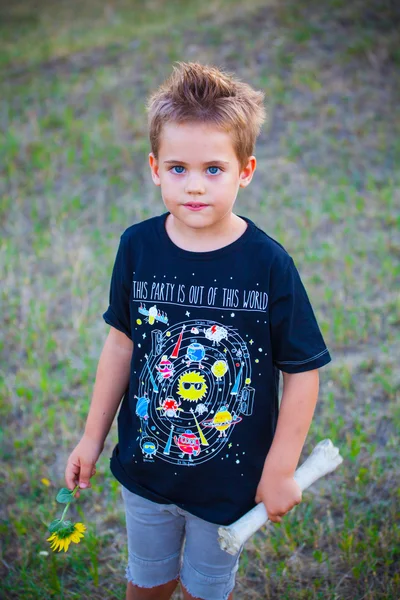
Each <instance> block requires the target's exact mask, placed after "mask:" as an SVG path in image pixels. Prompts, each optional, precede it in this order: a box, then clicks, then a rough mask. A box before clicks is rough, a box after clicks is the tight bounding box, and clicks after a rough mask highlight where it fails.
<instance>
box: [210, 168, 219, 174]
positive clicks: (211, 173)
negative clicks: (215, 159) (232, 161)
mask: <svg viewBox="0 0 400 600" xmlns="http://www.w3.org/2000/svg"><path fill="white" fill-rule="evenodd" d="M208 168H209V169H217V170H218V171H220V170H221V169H220V168H219V167H208ZM211 175H218V173H215V172H214V173H211Z"/></svg>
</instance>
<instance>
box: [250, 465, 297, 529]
mask: <svg viewBox="0 0 400 600" xmlns="http://www.w3.org/2000/svg"><path fill="white" fill-rule="evenodd" d="M301 497H302V494H301V489H300V486H299V485H298V483H297V482H296V480H295V479H294V478H293V476H291V475H287V474H283V473H279V472H276V471H275V472H273V473H268V471H265V470H264V471H263V475H262V477H261V479H260V483H259V484H258V487H257V492H256V497H255V501H256V502H257V504H258V503H259V502H263V503H264V506H265V509H266V511H267V514H268V518H269V520H270V521H273V522H274V523H280V522H281V520H282V517H283V516H284V515H285V514H286V513H287V512H289V510H291V509H292V508H293V507H294V506H296V504H300V502H301Z"/></svg>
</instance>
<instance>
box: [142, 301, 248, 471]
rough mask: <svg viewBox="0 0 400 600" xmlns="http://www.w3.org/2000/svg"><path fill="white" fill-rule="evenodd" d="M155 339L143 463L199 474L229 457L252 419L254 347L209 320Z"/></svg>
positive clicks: (145, 384) (145, 382)
mask: <svg viewBox="0 0 400 600" xmlns="http://www.w3.org/2000/svg"><path fill="white" fill-rule="evenodd" d="M141 308H142V311H141V314H144V312H143V310H144V309H143V307H141ZM154 319H156V317H155V316H154ZM148 324H149V325H154V324H155V323H153V322H151V320H150V316H149V320H148ZM150 335H151V341H152V343H151V351H150V352H149V353H148V354H145V355H144V366H143V368H142V371H141V373H140V377H139V391H138V395H137V396H136V398H137V406H136V415H137V416H138V418H139V423H140V427H138V436H139V437H138V439H139V440H140V448H141V450H142V455H143V459H144V460H148V461H154V460H163V461H167V462H169V463H172V464H175V465H183V466H193V467H195V466H196V465H197V464H200V463H203V462H206V461H209V460H211V459H213V458H214V457H215V456H217V455H218V454H220V453H221V452H224V447H225V445H226V444H228V442H229V438H230V436H231V434H232V431H233V430H234V428H235V427H240V423H241V422H242V421H243V419H244V418H245V417H246V416H250V415H251V414H252V412H253V402H254V389H253V388H252V387H251V385H250V384H251V361H250V354H249V350H248V347H247V344H246V343H245V342H244V341H243V339H242V338H241V337H240V335H239V334H238V332H237V330H236V329H235V328H233V327H230V326H227V325H222V324H221V323H217V322H215V321H208V320H196V319H193V320H190V319H188V320H187V321H185V322H184V323H182V322H181V323H176V324H174V325H171V324H170V326H169V327H168V329H164V330H163V331H161V330H160V329H158V328H156V327H152V330H151V333H150ZM225 450H226V449H225Z"/></svg>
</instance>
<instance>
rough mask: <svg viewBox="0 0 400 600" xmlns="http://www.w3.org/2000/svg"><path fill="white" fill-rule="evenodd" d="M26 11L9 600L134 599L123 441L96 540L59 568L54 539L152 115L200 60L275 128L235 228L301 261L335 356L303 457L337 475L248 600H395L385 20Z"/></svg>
mask: <svg viewBox="0 0 400 600" xmlns="http://www.w3.org/2000/svg"><path fill="white" fill-rule="evenodd" d="M35 6H36V5H35ZM35 6H34V4H33V3H30V2H28V1H27V0H21V1H18V2H14V3H12V5H11V4H10V7H8V8H7V9H5V8H2V9H1V10H0V15H1V16H2V17H3V19H0V20H2V23H3V25H2V28H1V34H2V35H3V40H4V41H3V43H2V47H1V50H0V71H1V79H2V91H1V100H0V128H1V134H0V140H1V141H0V197H1V202H0V228H1V236H0V268H1V271H2V274H3V277H2V286H1V289H0V299H1V308H2V317H3V323H4V325H5V326H4V327H3V328H2V333H1V338H0V353H1V365H2V368H1V372H0V395H1V399H2V402H1V405H0V415H1V423H2V430H1V442H2V458H3V468H2V471H1V478H2V484H3V490H4V493H3V497H2V506H1V508H0V512H1V523H0V533H1V538H2V555H1V558H2V561H1V563H0V568H1V573H0V574H1V583H0V589H1V596H2V597H4V598H10V599H11V598H24V599H28V600H30V599H32V600H33V599H38V600H39V599H40V600H43V598H45V599H47V598H49V599H50V598H57V599H58V598H65V599H73V598H76V599H78V598H85V597H89V596H90V597H92V598H93V599H102V600H103V599H105V598H110V599H117V598H123V597H124V588H125V581H124V561H125V559H126V539H125V529H124V514H123V505H122V499H121V496H120V492H119V484H118V483H117V482H116V481H115V480H114V478H113V477H112V476H111V474H110V472H109V457H110V455H111V452H112V448H113V446H114V444H115V442H116V427H115V425H114V426H113V428H112V430H111V432H110V435H109V438H108V440H107V443H106V447H105V450H104V453H103V455H102V457H101V458H100V460H99V462H98V466H97V467H98V470H97V475H96V477H95V478H94V480H93V487H92V489H91V490H89V491H87V492H86V493H85V494H83V495H82V496H81V498H80V500H79V502H78V503H77V504H76V505H75V506H74V507H73V508H72V515H73V516H74V517H75V518H79V519H80V520H83V521H84V522H85V523H86V524H87V526H88V534H87V536H86V537H85V540H84V541H83V542H82V543H81V544H80V545H79V546H74V547H73V548H71V549H70V551H69V552H68V553H67V554H66V555H64V554H62V555H61V554H56V555H53V554H51V551H49V546H48V544H47V542H46V524H48V523H49V522H50V521H51V520H52V519H53V518H54V517H55V515H56V514H58V506H57V505H56V502H55V500H54V497H55V495H56V492H57V490H58V488H59V487H62V485H63V474H64V469H65V463H66V459H67V457H68V455H69V453H70V451H71V450H72V448H73V447H74V445H75V444H76V442H77V441H78V439H79V437H80V435H81V433H82V430H83V426H84V422H85V418H86V414H87V410H88V405H89V401H90V397H91V392H92V386H93V381H94V376H95V371H96V365H97V360H98V357H99V354H100V350H101V347H102V343H103V341H104V338H105V335H106V332H107V327H106V326H105V325H104V323H103V322H102V319H101V314H102V312H103V311H104V310H105V308H106V307H107V303H108V289H109V278H110V273H111V268H112V263H113V260H114V256H115V251H116V247H117V243H118V239H119V235H120V234H121V232H122V231H123V230H124V229H125V228H126V227H127V226H128V225H129V224H131V223H133V222H136V221H138V220H140V219H144V218H147V217H149V216H152V215H155V214H159V213H160V212H161V211H162V210H163V205H162V201H161V198H160V195H159V189H158V188H156V187H155V186H154V185H153V183H152V182H151V179H150V174H149V170H148V166H147V155H148V152H149V145H148V140H147V132H146V116H145V114H144V102H145V98H146V95H147V94H148V93H149V92H150V91H151V90H153V89H154V87H155V86H156V85H157V84H158V83H160V82H161V81H162V80H163V79H164V77H165V76H166V75H167V74H169V72H170V70H171V63H172V62H173V61H174V60H199V61H200V62H210V63H216V64H217V65H220V66H223V67H226V68H227V70H233V71H235V72H236V73H237V74H238V75H239V76H241V77H242V78H243V79H244V80H246V81H248V82H249V83H251V84H252V85H254V86H255V87H259V88H261V89H263V90H265V92H266V94H267V98H268V103H269V107H270V111H271V124H270V126H269V131H268V132H267V131H266V130H265V131H263V132H262V135H261V137H260V139H259V141H258V143H257V151H256V155H257V159H258V167H257V171H256V174H255V177H254V179H253V181H252V184H251V186H250V187H249V188H248V189H247V190H246V192H243V191H242V192H241V193H240V194H239V197H238V200H237V212H238V213H239V214H244V215H247V216H249V217H250V218H253V219H254V220H255V221H256V222H257V223H258V224H259V225H260V227H262V228H263V229H265V230H266V231H267V232H268V233H269V234H270V235H272V237H274V238H276V239H278V241H280V242H281V243H282V244H283V245H284V246H285V247H286V248H287V250H288V251H289V252H290V253H291V254H292V255H293V257H294V259H295V262H296V264H297V266H298V268H299V270H300V273H301V275H302V278H303V281H304V283H305V285H306V288H307V291H308V293H309V296H310V298H311V301H312V304H313V307H314V309H315V313H316V316H317V319H318V321H319V323H320V326H321V329H322V331H323V334H324V336H325V339H326V342H327V344H328V346H329V348H330V350H331V353H332V356H333V362H332V363H331V364H330V365H328V366H327V367H326V368H324V369H322V371H321V387H320V400H319V403H318V405H317V409H316V415H315V419H314V421H313V424H312V427H311V430H310V434H309V436H308V439H307V442H306V445H305V448H304V453H303V457H302V458H305V457H306V456H307V455H308V454H309V452H310V451H311V449H312V447H313V446H314V445H315V444H316V443H317V442H318V441H319V440H321V439H323V438H326V437H329V438H331V439H332V441H333V442H334V443H335V444H336V445H338V446H339V447H340V450H341V453H342V455H343V457H344V463H343V465H341V467H340V468H339V469H338V470H337V471H336V472H335V473H334V474H332V475H329V476H328V477H326V478H324V479H323V480H322V481H320V482H318V483H317V484H315V485H314V486H313V487H312V488H311V489H310V490H308V491H307V492H305V493H304V500H303V502H302V503H301V505H300V506H298V507H297V508H296V509H295V510H293V511H292V512H291V513H290V514H288V515H287V516H286V517H285V518H284V520H283V522H282V523H281V524H280V525H274V526H272V525H268V526H266V527H264V528H263V529H262V530H261V531H260V532H258V533H257V534H256V535H255V536H254V537H253V538H252V539H251V540H250V541H249V542H248V544H247V545H246V549H245V551H244V553H243V557H242V561H241V565H240V570H239V577H238V581H237V588H236V589H237V591H236V598H238V599H243V600H245V599H246V600H247V599H248V600H255V599H268V600H272V599H275V598H278V597H279V598H281V599H288V600H300V599H310V600H317V599H323V600H378V599H382V600H397V598H399V597H400V576H399V569H398V564H399V563H400V544H399V539H400V536H399V533H400V532H399V514H398V509H397V506H398V505H399V499H400V488H399V485H398V481H397V478H396V476H397V472H398V464H397V463H398V451H397V448H398V444H399V436H398V432H399V428H400V407H399V396H398V390H399V382H400V379H399V375H398V364H397V362H396V358H397V357H398V356H399V350H400V340H399V326H400V304H399V299H398V284H397V282H398V279H399V274H400V273H399V260H398V259H399V255H400V240H399V235H398V232H399V225H400V222H399V216H398V215H399V205H400V181H399V180H400V178H399V172H398V168H397V165H398V164H400V145H399V139H400V135H399V134H400V110H399V104H398V102H397V92H398V89H399V81H400V80H399V74H398V64H399V62H398V60H399V59H398V49H396V48H397V44H396V43H395V30H396V27H397V25H396V21H395V18H396V14H397V13H396V8H395V7H394V3H389V2H385V3H380V4H379V6H378V4H377V3H376V2H374V0H368V1H367V2H361V0H356V1H355V2H352V3H348V2H344V1H342V0H340V1H339V0H336V1H333V0H331V1H330V2H328V3H317V2H315V1H313V0H307V1H306V0H302V1H300V2H298V3H294V2H293V1H290V0H285V1H284V2H278V1H277V0H276V1H274V0H271V2H269V3H267V5H266V3H265V2H261V1H257V2H256V1H255V0H252V1H250V2H247V3H245V4H244V3H241V2H239V1H238V0H231V1H229V2H228V0H219V1H217V0H214V1H211V2H209V3H206V4H204V5H203V4H197V3H190V2H189V3H188V2H186V3H185V2H182V1H178V0H176V1H174V2H161V1H160V0H153V1H152V2H146V3H138V2H128V1H127V0H116V1H115V2H113V3H111V4H108V5H105V4H104V3H101V2H98V1H97V0H90V1H89V2H86V3H84V5H82V4H79V5H78V4H77V3H76V2H75V1H74V0H73V1H71V2H69V3H66V2H64V3H50V2H43V3H41V5H40V7H39V8H35ZM5 13H7V18H4V14H5ZM78 14H79V17H78V16H77V15H78ZM42 478H47V479H48V480H49V481H50V487H46V486H45V485H44V484H43V483H42V482H41V479H42ZM176 597H177V598H178V597H179V594H177V595H176Z"/></svg>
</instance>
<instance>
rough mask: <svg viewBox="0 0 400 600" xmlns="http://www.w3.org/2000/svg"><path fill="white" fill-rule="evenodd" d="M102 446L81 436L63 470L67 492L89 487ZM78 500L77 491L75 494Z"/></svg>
mask: <svg viewBox="0 0 400 600" xmlns="http://www.w3.org/2000/svg"><path fill="white" fill-rule="evenodd" d="M103 448H104V444H101V443H100V442H97V441H95V440H92V439H91V438H88V437H86V436H85V435H83V437H82V439H81V441H80V442H79V444H78V445H77V446H76V447H75V448H74V450H73V451H72V452H71V454H70V456H69V458H68V461H67V467H66V469H65V482H66V484H67V487H68V489H69V490H73V489H74V488H75V487H76V486H77V485H78V483H79V487H81V488H86V487H91V486H90V478H91V477H92V476H93V475H94V474H95V473H96V462H97V459H98V458H99V456H100V454H101V452H102V450H103ZM75 497H76V498H79V491H77V492H76V494H75Z"/></svg>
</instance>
